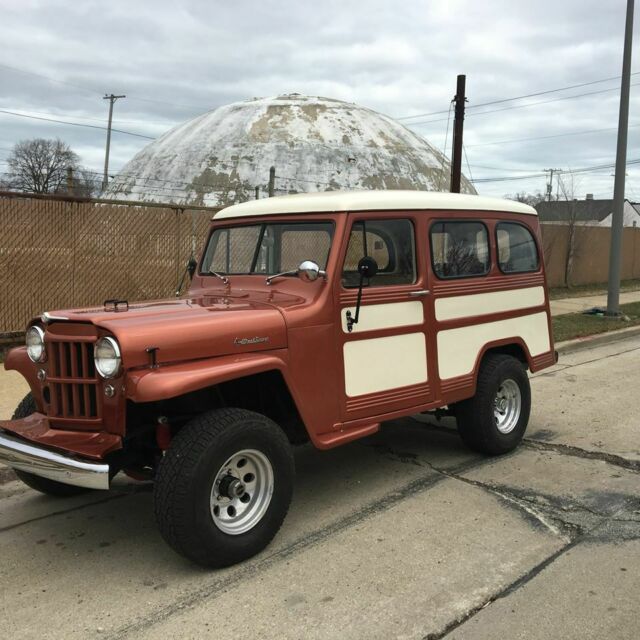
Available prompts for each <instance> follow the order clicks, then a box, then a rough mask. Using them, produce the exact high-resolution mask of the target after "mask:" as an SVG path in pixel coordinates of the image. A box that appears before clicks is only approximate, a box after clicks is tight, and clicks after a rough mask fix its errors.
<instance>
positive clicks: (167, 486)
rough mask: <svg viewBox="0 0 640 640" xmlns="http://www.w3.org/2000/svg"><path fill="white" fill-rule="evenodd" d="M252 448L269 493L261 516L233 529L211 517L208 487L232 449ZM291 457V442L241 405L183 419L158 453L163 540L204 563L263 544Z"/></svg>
mask: <svg viewBox="0 0 640 640" xmlns="http://www.w3.org/2000/svg"><path fill="white" fill-rule="evenodd" d="M243 450H256V451H259V452H260V453H262V454H263V455H264V456H266V458H267V459H268V461H269V463H270V464H271V467H272V470H273V493H272V496H271V500H270V502H269V505H268V507H267V509H266V511H265V513H264V515H263V516H262V518H261V519H260V520H259V521H258V522H257V523H256V524H255V525H253V527H252V528H251V529H249V530H248V531H246V532H244V533H240V534H237V535H233V534H229V533H226V532H224V531H222V530H221V529H220V528H219V527H218V526H217V525H216V523H215V522H214V518H213V515H212V511H211V503H210V500H211V491H212V487H213V485H214V482H215V478H216V476H217V474H218V472H219V471H220V470H221V469H222V468H223V466H224V464H225V462H226V461H227V460H228V459H229V458H231V457H232V456H234V455H235V454H236V453H237V452H239V451H243ZM293 481H294V463H293V454H292V450H291V445H290V444H289V441H288V440H287V437H286V435H285V434H284V432H283V431H282V429H281V428H280V427H279V426H278V425H277V424H275V423H274V422H273V421H272V420H270V419H269V418H267V417H265V416H263V415H260V414H258V413H254V412H252V411H246V410H244V409H234V408H227V409H215V410H212V411H208V412H206V413H204V414H202V415H200V416H198V417H197V418H194V419H193V420H191V421H190V422H188V423H187V424H186V425H185V426H184V427H183V428H182V429H181V430H180V432H179V433H178V434H177V435H176V436H175V437H174V439H173V440H172V442H171V446H170V447H169V449H168V450H167V451H166V453H165V455H164V457H163V458H162V460H161V462H160V465H159V468H158V471H157V474H156V480H155V485H154V503H155V516H156V522H157V524H158V527H159V529H160V533H161V534H162V537H163V538H164V539H165V541H166V542H167V543H168V544H169V545H170V546H171V547H172V548H173V549H174V550H175V551H177V552H178V553H179V554H181V555H183V556H184V557H186V558H188V559H189V560H192V561H193V562H195V563H197V564H199V565H202V566H204V567H213V568H219V567H226V566H229V565H232V564H235V563H237V562H241V561H242V560H245V559H247V558H250V557H251V556H253V555H255V554H256V553H258V552H260V551H261V550H262V549H264V548H265V547H266V546H267V545H268V544H269V542H271V540H272V539H273V537H274V536H275V534H276V533H277V531H278V529H280V526H281V525H282V522H283V520H284V518H285V516H286V515H287V511H288V510H289V504H290V502H291V497H292V494H293Z"/></svg>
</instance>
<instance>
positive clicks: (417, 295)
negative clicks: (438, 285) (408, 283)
mask: <svg viewBox="0 0 640 640" xmlns="http://www.w3.org/2000/svg"><path fill="white" fill-rule="evenodd" d="M430 293H431V291H429V289H420V291H409V295H410V296H411V297H412V298H421V297H422V296H428V295H429V294H430Z"/></svg>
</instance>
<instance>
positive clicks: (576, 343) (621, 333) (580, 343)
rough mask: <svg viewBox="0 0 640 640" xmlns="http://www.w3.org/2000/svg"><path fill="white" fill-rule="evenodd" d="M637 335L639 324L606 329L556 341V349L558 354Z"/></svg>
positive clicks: (638, 333)
mask: <svg viewBox="0 0 640 640" xmlns="http://www.w3.org/2000/svg"><path fill="white" fill-rule="evenodd" d="M638 335H640V326H637V327H627V328H626V329H619V330H617V331H607V332H606V333H596V334H595V335H592V336H585V337H584V338H576V339H575V340H565V341H564V342H558V343H556V351H557V352H558V353H560V354H562V353H573V352H574V351H582V350H583V349H592V348H593V347H599V346H601V345H605V344H610V343H611V342H618V341H620V340H625V339H626V338H633V337H635V336H638Z"/></svg>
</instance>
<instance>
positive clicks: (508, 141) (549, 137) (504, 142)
mask: <svg viewBox="0 0 640 640" xmlns="http://www.w3.org/2000/svg"><path fill="white" fill-rule="evenodd" d="M631 127H640V124H631V125H629V128H631ZM617 130H618V128H617V127H606V128H604V129H586V130H584V131H570V132H568V133H556V134H553V135H549V136H534V137H531V138H511V139H509V140H496V141H495V142H482V143H480V144H469V145H467V147H469V148H471V147H488V146H490V145H494V144H511V143H514V142H530V141H532V140H550V139H551V138H564V137H566V136H581V135H585V134H588V133H601V132H602V131H617Z"/></svg>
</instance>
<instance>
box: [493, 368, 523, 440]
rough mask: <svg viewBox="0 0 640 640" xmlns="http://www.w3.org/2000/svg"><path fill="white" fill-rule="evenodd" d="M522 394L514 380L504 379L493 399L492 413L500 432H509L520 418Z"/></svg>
mask: <svg viewBox="0 0 640 640" xmlns="http://www.w3.org/2000/svg"><path fill="white" fill-rule="evenodd" d="M521 408H522V395H521V394H520V387H519V386H518V383H517V382H516V381H515V380H511V379H509V380H504V381H503V382H502V384H501V385H500V387H499V388H498V391H497V393H496V397H495V398H494V400H493V415H494V417H495V420H496V427H498V431H499V432H500V433H504V434H507V433H511V432H512V431H513V430H514V429H515V427H516V425H517V424H518V420H519V419H520V410H521Z"/></svg>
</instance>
